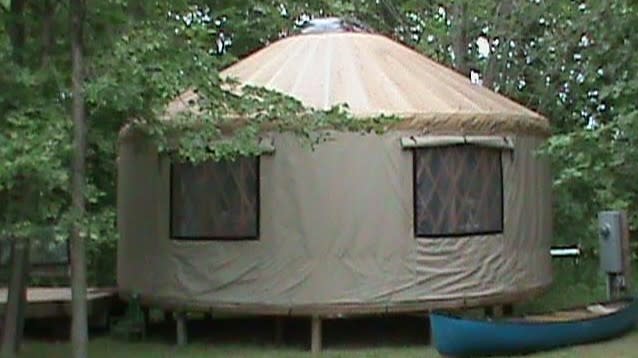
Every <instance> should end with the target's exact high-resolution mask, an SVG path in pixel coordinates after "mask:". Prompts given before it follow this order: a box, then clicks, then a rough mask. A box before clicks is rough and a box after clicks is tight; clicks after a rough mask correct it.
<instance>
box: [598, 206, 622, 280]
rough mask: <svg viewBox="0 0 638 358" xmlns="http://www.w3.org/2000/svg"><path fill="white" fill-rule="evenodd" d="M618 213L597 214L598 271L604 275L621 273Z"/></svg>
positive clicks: (620, 228) (620, 231)
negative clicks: (601, 271) (604, 273)
mask: <svg viewBox="0 0 638 358" xmlns="http://www.w3.org/2000/svg"><path fill="white" fill-rule="evenodd" d="M621 220H622V219H621V216H620V212H619V211H601V212H599V213H598V237H599V243H600V269H601V270H603V271H604V272H606V273H622V267H623V264H622V223H621Z"/></svg>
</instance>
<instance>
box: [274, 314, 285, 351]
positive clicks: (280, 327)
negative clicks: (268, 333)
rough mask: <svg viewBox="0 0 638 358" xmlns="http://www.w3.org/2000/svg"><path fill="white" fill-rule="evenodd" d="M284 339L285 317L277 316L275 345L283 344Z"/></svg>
mask: <svg viewBox="0 0 638 358" xmlns="http://www.w3.org/2000/svg"><path fill="white" fill-rule="evenodd" d="M283 341H284V319H283V318H282V317H276V318H275V345H277V346H281V345H282V344H283Z"/></svg>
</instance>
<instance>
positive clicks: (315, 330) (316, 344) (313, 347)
mask: <svg viewBox="0 0 638 358" xmlns="http://www.w3.org/2000/svg"><path fill="white" fill-rule="evenodd" d="M321 338H322V337H321V318H319V317H318V316H312V335H311V340H310V351H311V352H312V353H319V352H321Z"/></svg>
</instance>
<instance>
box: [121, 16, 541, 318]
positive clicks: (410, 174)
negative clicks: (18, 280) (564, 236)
mask: <svg viewBox="0 0 638 358" xmlns="http://www.w3.org/2000/svg"><path fill="white" fill-rule="evenodd" d="M318 28H320V31H319V30H317V29H318ZM222 75H223V76H225V77H228V78H235V79H236V80H237V81H239V82H240V83H242V84H249V85H253V86H261V87H265V88H268V89H271V90H275V91H278V92H281V93H284V94H287V95H290V96H292V97H294V98H296V99H298V100H299V101H301V102H302V103H304V104H305V105H307V106H309V107H312V108H317V109H326V108H330V107H332V106H334V105H338V104H347V106H348V110H349V111H350V112H351V114H352V116H353V118H354V119H353V120H359V119H360V118H370V117H373V116H378V115H393V116H397V117H400V118H401V120H400V121H397V122H396V124H395V125H393V126H392V128H390V129H389V130H388V131H386V132H384V133H381V134H376V133H369V134H362V133H356V132H347V131H337V132H336V133H333V134H332V137H331V140H329V141H327V142H325V143H321V144H319V145H318V146H316V147H315V148H314V149H310V148H309V147H308V146H304V145H303V144H302V143H300V141H299V140H298V139H297V138H295V137H294V136H293V135H292V134H289V133H270V137H269V138H268V145H269V146H270V150H269V151H268V152H267V153H264V154H262V155H260V156H258V157H247V158H243V159H238V160H236V161H228V162H208V163H203V164H199V165H190V164H185V163H179V162H174V161H171V159H169V158H168V157H166V156H164V155H163V154H160V153H159V152H158V150H157V148H155V147H154V146H153V145H152V144H151V141H150V140H148V139H145V138H144V137H143V136H139V135H129V134H127V133H126V131H124V132H123V133H122V138H121V141H120V144H119V149H118V150H119V154H118V212H117V214H118V228H119V233H120V240H119V243H118V257H117V283H118V287H119V290H120V291H121V292H122V294H123V295H127V294H132V293H136V294H138V295H139V297H140V298H141V300H142V302H143V304H145V305H151V306H155V307H162V308H165V309H174V310H203V311H206V312H213V313H215V312H224V313H240V314H257V315H260V314H263V315H296V316H318V317H338V316H342V315H355V314H374V313H391V312H416V311H427V310H430V309H437V308H463V307H476V306H489V305H500V304H510V303H516V302H520V301H521V300H523V299H525V298H528V297H532V296H534V295H536V294H539V293H541V292H543V290H544V289H546V288H547V287H548V286H549V285H550V283H551V281H552V271H551V263H550V259H551V257H550V239H551V235H552V215H551V176H550V168H549V165H548V162H547V161H546V160H545V159H544V158H543V157H541V156H538V155H537V149H539V146H541V145H542V144H543V142H544V141H545V140H546V139H547V137H548V136H549V132H550V131H549V124H548V121H547V119H546V118H544V117H543V116H541V115H539V114H538V113H536V112H534V111H532V110H529V109H527V108H525V107H524V106H522V105H520V104H518V103H515V102H514V101H512V100H510V99H508V98H506V97H504V96H502V95H499V94H496V93H494V92H493V91H490V90H489V89H487V88H484V87H482V86H481V85H479V84H474V83H472V82H471V81H470V80H469V79H468V78H465V77H464V76H462V75H460V74H458V73H456V72H455V71H453V70H451V69H449V68H447V67H445V66H443V65H441V64H438V63H436V62H435V61H433V60H431V59H429V58H428V57H426V56H424V55H423V54H420V53H418V52H416V51H415V50H413V49H411V48H409V47H407V46H405V45H403V44H401V43H398V42H395V41H393V40H391V39H390V38H388V37H385V36H383V35H379V34H375V33H372V32H368V31H357V30H356V29H353V28H348V27H344V26H323V27H316V28H314V29H313V28H311V30H309V31H305V32H301V33H299V34H296V35H293V36H290V37H287V38H283V39H280V40H278V41H276V42H274V43H271V44H269V45H268V46H266V47H264V48H262V49H260V50H258V51H256V52H254V53H252V54H250V55H248V56H247V57H246V58H244V59H242V60H240V61H238V62H236V63H235V64H233V65H231V66H230V67H228V68H226V69H225V70H224V71H223V73H222ZM192 96H195V94H194V93H191V92H189V93H185V94H184V95H183V96H181V97H180V98H178V99H177V100H176V101H175V102H173V103H171V104H170V108H171V110H172V111H175V110H180V108H187V107H188V105H189V98H190V97H192Z"/></svg>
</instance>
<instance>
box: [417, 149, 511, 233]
mask: <svg viewBox="0 0 638 358" xmlns="http://www.w3.org/2000/svg"><path fill="white" fill-rule="evenodd" d="M414 225H415V235H416V236H417V237H444V236H463V235H477V234H490V233H499V232H502V231H503V174H502V166H501V150H499V149H495V148H489V147H482V146H475V145H468V144H462V145H453V146H440V147H428V148H417V149H414Z"/></svg>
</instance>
